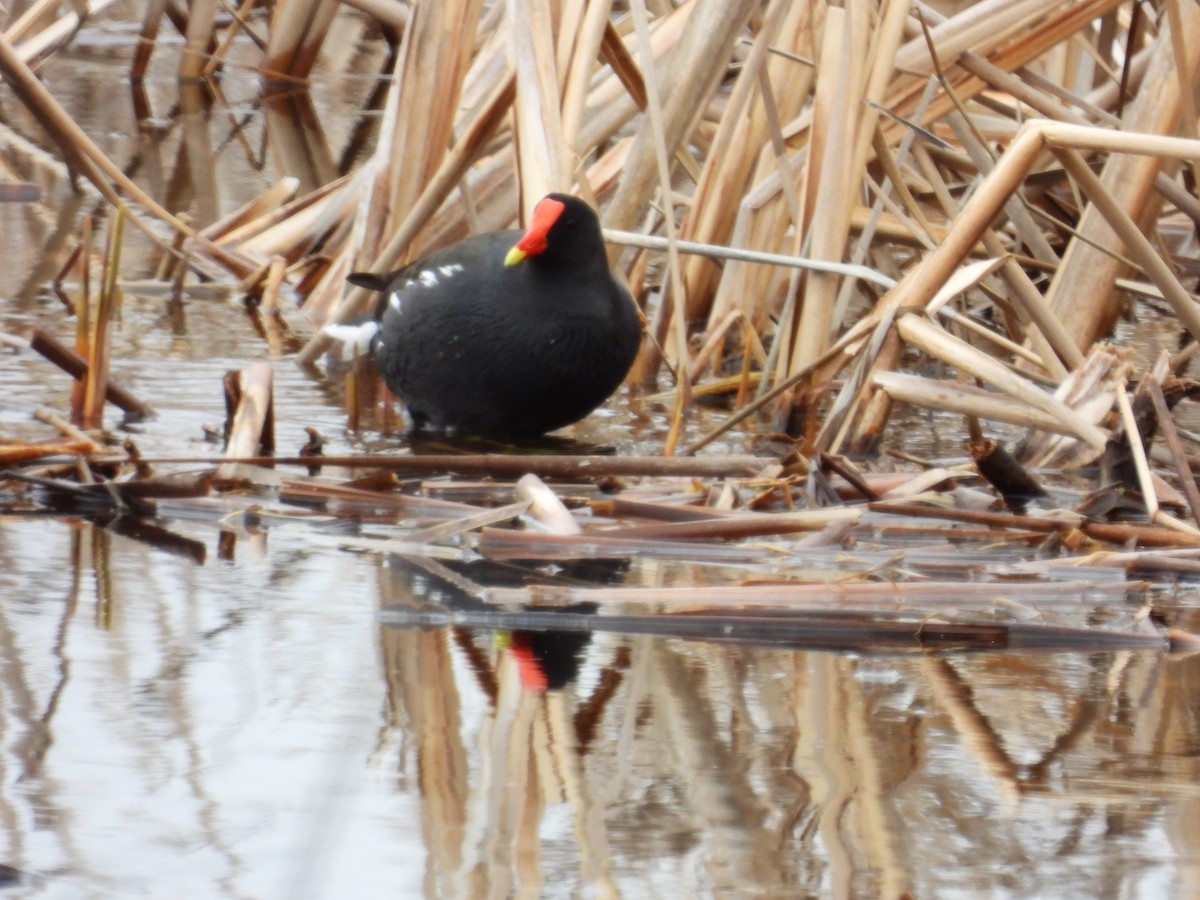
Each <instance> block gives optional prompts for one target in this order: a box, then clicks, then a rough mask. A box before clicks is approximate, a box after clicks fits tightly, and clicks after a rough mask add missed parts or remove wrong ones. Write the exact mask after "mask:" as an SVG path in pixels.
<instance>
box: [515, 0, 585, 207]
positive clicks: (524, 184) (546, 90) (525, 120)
mask: <svg viewBox="0 0 1200 900" xmlns="http://www.w3.org/2000/svg"><path fill="white" fill-rule="evenodd" d="M506 11H507V13H508V15H507V21H506V25H507V28H508V38H509V48H510V53H511V58H512V59H513V60H514V68H515V70H516V76H517V93H516V97H515V99H514V101H513V111H514V114H515V118H516V135H515V140H516V145H517V177H518V180H519V182H520V185H521V211H522V214H523V218H524V219H528V217H529V216H530V215H532V213H533V208H534V206H536V205H537V203H538V201H539V200H541V199H542V197H544V196H546V194H549V193H550V192H552V191H565V190H567V189H568V187H570V181H571V178H570V176H571V172H572V170H573V169H574V166H573V165H572V164H571V161H570V160H569V159H568V158H567V151H568V150H569V147H568V145H567V142H566V140H565V139H564V134H563V127H562V102H561V98H560V95H559V78H558V72H557V67H556V63H555V56H554V43H553V40H554V28H553V22H552V16H551V9H550V2H549V0H509V2H508V4H507V5H506ZM559 26H560V28H562V29H563V30H564V31H565V30H566V29H567V27H568V24H567V23H566V22H560V23H559Z"/></svg>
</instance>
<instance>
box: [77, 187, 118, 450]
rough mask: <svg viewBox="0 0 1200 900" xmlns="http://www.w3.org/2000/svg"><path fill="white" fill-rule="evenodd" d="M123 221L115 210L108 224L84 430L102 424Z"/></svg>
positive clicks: (91, 345) (86, 385)
mask: <svg viewBox="0 0 1200 900" xmlns="http://www.w3.org/2000/svg"><path fill="white" fill-rule="evenodd" d="M124 224H125V217H124V215H123V214H122V211H121V209H120V208H119V207H118V208H117V209H116V210H114V211H113V215H112V217H111V218H110V219H109V221H108V241H107V243H106V245H105V249H104V264H103V267H102V269H101V272H102V275H101V283H100V293H99V295H98V296H97V298H96V305H95V308H94V309H93V310H92V312H91V315H90V322H89V326H90V331H89V334H88V353H87V377H86V379H85V380H84V392H83V412H82V416H81V417H80V422H81V423H82V425H83V427H84V428H99V427H100V426H101V425H102V424H103V421H104V402H105V399H106V398H107V395H108V363H109V359H110V355H111V349H112V318H113V315H114V314H115V313H116V311H117V306H118V304H119V302H120V288H119V287H117V275H118V274H119V272H120V268H121V246H122V240H121V235H122V230H123V227H124Z"/></svg>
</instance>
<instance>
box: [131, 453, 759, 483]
mask: <svg viewBox="0 0 1200 900" xmlns="http://www.w3.org/2000/svg"><path fill="white" fill-rule="evenodd" d="M144 461H145V462H147V463H152V464H154V465H159V464H162V465H166V464H168V463H187V464H196V463H207V464H212V465H216V464H219V463H223V462H236V463H244V464H246V465H254V466H268V465H275V466H305V467H308V466H311V465H312V464H313V459H312V457H309V456H280V457H272V456H249V455H247V456H242V457H237V458H228V457H212V456H171V457H146V458H145V459H144ZM320 461H321V465H323V466H338V467H341V468H347V469H377V470H383V471H390V472H398V473H444V474H457V475H465V476H468V477H476V476H484V475H491V476H493V477H497V478H507V477H511V478H519V477H521V476H522V475H525V474H527V473H530V472H532V473H534V474H536V475H539V476H541V477H543V478H572V477H574V478H604V477H610V476H631V477H633V476H639V475H641V476H662V477H676V478H739V477H741V478H748V477H754V476H759V475H764V474H766V475H770V474H772V473H773V472H778V470H779V468H780V466H779V463H778V461H776V460H774V459H771V458H769V457H767V458H764V457H760V456H714V457H700V458H694V459H693V458H686V457H677V456H671V457H663V456H518V455H513V454H500V453H497V454H487V455H479V456H432V455H415V456H378V455H362V456H322V457H321V460H320Z"/></svg>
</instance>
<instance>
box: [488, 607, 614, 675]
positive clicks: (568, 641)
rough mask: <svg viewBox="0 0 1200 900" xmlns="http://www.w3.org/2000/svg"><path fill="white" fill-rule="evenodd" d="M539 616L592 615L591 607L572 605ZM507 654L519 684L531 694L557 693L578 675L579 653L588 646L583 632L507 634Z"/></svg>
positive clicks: (593, 610)
mask: <svg viewBox="0 0 1200 900" xmlns="http://www.w3.org/2000/svg"><path fill="white" fill-rule="evenodd" d="M542 611H543V612H555V611H558V612H575V613H594V612H595V611H596V605H595V604H594V603H576V604H574V605H572V606H569V607H564V608H562V609H560V610H546V609H543V610H542ZM506 638H507V647H506V648H505V649H506V650H507V652H508V654H509V655H510V656H511V657H512V658H513V659H514V660H515V661H516V663H517V669H518V671H520V673H521V684H523V685H524V686H525V687H526V688H527V689H528V690H531V691H557V690H560V689H561V688H564V687H566V686H567V685H568V684H569V683H570V682H571V681H573V680H574V679H575V676H576V675H578V674H579V666H580V663H581V662H582V661H583V651H584V648H585V647H587V645H588V644H589V643H591V640H592V635H591V633H590V632H587V631H510V632H508V633H507V635H506Z"/></svg>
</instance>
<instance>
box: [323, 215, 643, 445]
mask: <svg viewBox="0 0 1200 900" xmlns="http://www.w3.org/2000/svg"><path fill="white" fill-rule="evenodd" d="M349 281H350V282H351V283H352V284H356V285H359V286H360V287H365V288H370V289H372V290H377V291H381V292H382V293H383V296H382V297H381V298H380V301H379V305H378V307H377V309H376V313H375V317H374V320H373V321H372V322H370V323H368V325H367V326H365V329H364V330H360V331H358V333H357V334H351V333H348V332H347V330H346V329H347V328H348V326H334V327H332V328H330V329H329V330H330V332H331V333H332V334H334V336H336V337H340V338H342V339H343V340H347V339H349V338H350V337H354V338H355V339H356V340H357V341H358V342H359V343H362V341H363V338H364V337H365V338H367V339H368V340H369V347H370V352H371V353H372V354H373V356H374V357H375V361H376V363H377V364H378V365H379V369H380V371H381V372H382V373H383V378H384V381H386V382H387V386H388V387H389V388H390V389H391V391H392V392H393V393H394V394H396V395H398V396H399V397H400V398H401V399H402V400H403V401H404V403H405V405H406V406H407V408H408V412H409V415H410V416H411V418H412V421H413V424H414V425H415V426H416V427H418V428H421V427H427V428H433V429H444V430H450V431H461V432H468V433H472V434H487V435H501V436H503V435H511V436H530V435H539V434H544V433H545V432H547V431H553V430H554V429H556V428H561V427H562V426H564V425H569V424H570V423H572V422H576V421H578V420H579V419H582V418H583V417H584V416H586V415H587V414H588V413H590V412H591V411H592V410H593V409H595V408H596V407H597V406H599V405H600V404H601V403H603V402H604V401H605V400H607V399H608V397H609V396H611V395H612V393H613V392H614V391H615V390H616V389H617V388H618V387H619V386H620V384H621V382H622V380H623V379H624V378H625V375H626V374H627V373H628V372H629V368H630V366H631V365H633V360H634V357H635V356H636V355H637V350H638V345H639V342H640V336H641V325H640V321H639V317H638V312H637V309H636V307H635V306H634V303H633V298H632V297H630V295H629V291H628V290H626V289H625V287H624V285H622V284H621V282H619V281H618V280H617V279H616V278H615V277H614V276H613V274H612V273H611V272H610V271H609V268H608V260H607V258H606V256H605V252H604V241H603V237H602V235H601V233H600V220H599V219H598V218H597V217H596V213H595V212H594V211H593V210H592V208H591V207H589V206H588V205H587V204H586V203H584V202H583V201H582V200H580V199H578V198H576V197H571V196H568V195H566V194H550V195H549V196H547V197H545V198H544V199H542V200H541V202H539V203H538V205H537V207H536V208H535V209H534V211H533V220H532V221H531V222H530V224H529V227H528V229H527V230H526V231H525V232H523V233H522V232H521V231H516V230H512V231H496V232H491V233H488V234H481V235H476V236H475V237H470V238H467V239H466V240H464V241H460V242H459V243H457V244H453V245H451V246H449V247H444V248H442V249H440V250H437V251H435V252H433V253H431V254H429V255H428V256H426V257H424V258H423V259H419V260H417V261H416V262H413V263H410V264H409V265H407V266H405V267H404V268H403V269H400V270H399V271H397V272H393V273H391V274H389V275H382V276H380V275H372V274H369V273H355V274H352V275H350V277H349Z"/></svg>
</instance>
